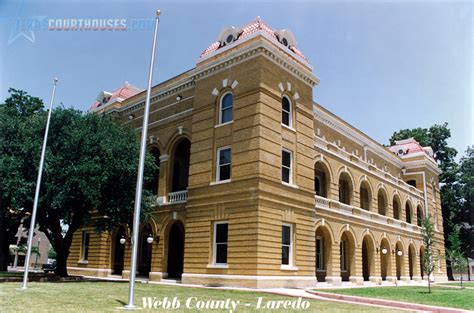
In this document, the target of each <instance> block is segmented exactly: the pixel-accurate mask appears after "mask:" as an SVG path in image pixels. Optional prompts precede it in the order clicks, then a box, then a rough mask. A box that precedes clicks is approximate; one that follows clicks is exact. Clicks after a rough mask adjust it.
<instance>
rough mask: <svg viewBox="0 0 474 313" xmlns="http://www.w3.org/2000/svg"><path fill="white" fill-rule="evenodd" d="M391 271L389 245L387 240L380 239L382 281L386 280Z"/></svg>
mask: <svg viewBox="0 0 474 313" xmlns="http://www.w3.org/2000/svg"><path fill="white" fill-rule="evenodd" d="M390 269H391V260H390V244H389V242H388V240H387V239H385V238H384V239H382V242H381V243H380V274H381V276H382V280H387V276H389V270H390Z"/></svg>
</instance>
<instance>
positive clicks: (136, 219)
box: [124, 10, 161, 309]
mask: <svg viewBox="0 0 474 313" xmlns="http://www.w3.org/2000/svg"><path fill="white" fill-rule="evenodd" d="M160 14H161V11H160V10H157V11H156V21H155V33H154V35H153V45H152V49H151V61H150V68H149V72H148V88H147V92H146V102H145V111H144V113H143V126H142V138H141V143H140V160H139V163H138V175H137V186H136V191H135V208H134V211H133V236H132V257H131V262H130V263H131V268H130V283H129V289H128V304H127V305H125V306H124V308H125V309H134V308H135V307H136V306H135V303H134V293H135V290H134V289H135V275H136V270H137V252H138V232H139V228H140V205H141V202H142V188H143V169H144V167H145V155H146V139H147V133H148V115H149V112H150V97H151V85H152V81H153V65H154V63H155V50H156V39H157V36H158V25H159V23H160Z"/></svg>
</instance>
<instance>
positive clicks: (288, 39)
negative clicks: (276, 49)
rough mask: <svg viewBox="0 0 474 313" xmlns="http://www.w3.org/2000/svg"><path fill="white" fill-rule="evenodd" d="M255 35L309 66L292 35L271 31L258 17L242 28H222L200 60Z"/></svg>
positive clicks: (282, 31) (283, 31) (286, 32)
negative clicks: (262, 37)
mask: <svg viewBox="0 0 474 313" xmlns="http://www.w3.org/2000/svg"><path fill="white" fill-rule="evenodd" d="M257 33H260V34H262V35H264V36H265V37H266V38H268V39H270V40H271V41H273V43H274V44H276V45H278V46H280V47H281V48H282V49H287V50H289V51H290V52H291V53H293V54H294V55H295V56H297V57H298V58H300V59H302V60H303V61H304V62H305V63H307V64H308V65H309V61H308V59H307V58H306V57H305V56H304V54H303V53H302V52H301V51H300V50H298V49H297V48H296V45H297V43H296V40H295V38H294V35H293V33H292V32H291V31H289V30H287V29H282V30H274V29H272V28H271V27H269V26H268V25H267V24H266V23H265V22H263V21H262V19H261V18H260V16H258V17H257V18H256V19H255V20H254V21H252V22H250V23H248V24H247V25H245V26H243V27H233V26H231V27H226V28H224V29H223V30H222V31H221V33H220V34H219V36H218V38H217V40H216V41H215V42H213V43H212V44H211V45H210V46H209V47H207V48H206V49H205V50H204V51H203V52H202V53H201V56H200V59H203V58H206V57H208V56H210V55H212V54H213V53H214V52H216V51H218V50H219V49H221V48H224V47H227V46H230V45H232V44H234V43H236V42H237V43H238V42H239V41H243V39H244V38H247V37H250V36H252V35H254V34H257Z"/></svg>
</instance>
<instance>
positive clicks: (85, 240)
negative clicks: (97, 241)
mask: <svg viewBox="0 0 474 313" xmlns="http://www.w3.org/2000/svg"><path fill="white" fill-rule="evenodd" d="M90 235H91V234H90V233H88V232H85V231H83V232H82V245H81V260H82V261H87V260H88V259H89V241H90Z"/></svg>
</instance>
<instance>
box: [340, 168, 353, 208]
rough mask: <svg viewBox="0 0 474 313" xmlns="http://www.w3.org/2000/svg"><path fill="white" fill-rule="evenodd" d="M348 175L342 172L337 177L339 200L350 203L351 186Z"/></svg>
mask: <svg viewBox="0 0 474 313" xmlns="http://www.w3.org/2000/svg"><path fill="white" fill-rule="evenodd" d="M350 181H351V180H350V178H349V175H347V174H346V173H342V174H341V176H340V177H339V202H342V203H345V204H351V198H352V188H351V182H350Z"/></svg>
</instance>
